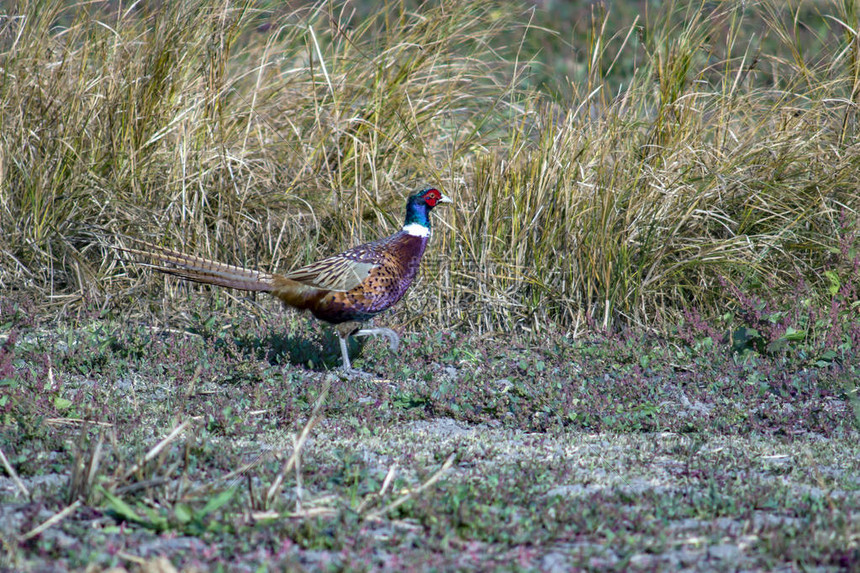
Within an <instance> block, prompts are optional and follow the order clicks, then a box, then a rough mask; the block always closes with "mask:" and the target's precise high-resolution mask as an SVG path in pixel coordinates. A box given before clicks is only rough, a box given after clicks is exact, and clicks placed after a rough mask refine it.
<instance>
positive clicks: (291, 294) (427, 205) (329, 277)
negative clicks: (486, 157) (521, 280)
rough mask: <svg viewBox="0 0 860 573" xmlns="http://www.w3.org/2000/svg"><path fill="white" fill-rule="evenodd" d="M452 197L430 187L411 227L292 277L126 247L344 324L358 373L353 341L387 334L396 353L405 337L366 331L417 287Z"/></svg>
mask: <svg viewBox="0 0 860 573" xmlns="http://www.w3.org/2000/svg"><path fill="white" fill-rule="evenodd" d="M447 202H450V199H448V198H447V197H445V196H444V195H442V194H441V193H440V192H439V191H438V190H436V189H433V188H430V189H425V190H423V191H420V192H418V193H416V194H415V195H412V196H411V197H409V200H408V201H407V204H406V224H405V225H404V227H403V229H401V230H400V231H398V232H397V233H395V234H393V235H391V236H390V237H385V238H383V239H379V240H377V241H373V242H371V243H365V244H363V245H359V246H357V247H353V248H352V249H349V250H348V251H345V252H343V253H340V254H337V255H333V256H331V257H328V258H325V259H322V260H320V261H317V262H314V263H311V264H309V265H305V266H303V267H301V268H298V269H296V270H294V271H291V272H289V273H287V274H284V275H279V274H273V273H267V272H263V271H257V270H252V269H246V268H244V267H238V266H234V265H228V264H226V263H220V262H217V261H212V260H209V259H204V258H202V257H198V256H195V255H187V254H185V253H182V252H180V251H174V250H172V249H167V248H165V247H159V246H157V245H153V244H150V243H147V242H144V241H138V240H135V241H134V242H135V243H136V245H137V246H136V247H135V248H124V247H119V248H118V249H119V250H120V251H123V252H125V253H128V254H130V255H132V256H133V257H134V258H135V259H136V260H137V261H138V262H141V263H142V264H144V265H146V266H149V267H151V268H154V269H156V270H158V271H160V272H163V273H166V274H170V275H174V276H177V277H179V278H182V279H185V280H189V281H194V282H198V283H204V284H211V285H218V286H223V287H230V288H235V289H239V290H246V291H255V292H268V293H271V294H272V295H273V296H276V297H277V298H279V299H280V300H281V301H283V302H284V304H286V305H288V306H291V307H293V308H297V309H300V310H308V311H310V312H311V313H312V314H313V315H314V316H315V317H316V318H318V319H320V320H323V321H325V322H328V323H330V324H334V325H338V328H337V330H338V334H339V337H340V346H341V354H342V356H343V366H344V369H345V370H347V371H352V369H351V366H350V362H349V355H348V354H347V348H346V337H348V336H350V335H353V336H365V335H384V336H387V337H388V339H389V340H390V341H391V346H392V349H396V347H397V343H398V340H399V339H398V337H397V334H396V333H395V332H394V331H393V330H390V329H387V328H372V329H360V323H362V322H365V321H367V320H369V319H371V318H373V317H374V316H376V315H377V314H379V313H380V312H382V311H384V310H386V309H387V308H389V307H391V306H392V305H393V304H395V303H396V302H397V301H398V300H400V298H401V297H402V296H403V295H404V294H405V293H406V290H407V289H408V288H409V285H410V284H412V281H413V280H414V278H415V276H416V274H417V273H418V266H419V264H420V262H421V257H422V255H423V254H424V249H425V248H426V246H427V242H428V240H429V237H430V218H429V212H430V210H432V209H433V207H435V206H436V205H437V204H438V203H447Z"/></svg>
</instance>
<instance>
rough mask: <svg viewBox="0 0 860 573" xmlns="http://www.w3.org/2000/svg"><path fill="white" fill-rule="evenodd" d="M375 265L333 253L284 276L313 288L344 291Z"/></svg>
mask: <svg viewBox="0 0 860 573" xmlns="http://www.w3.org/2000/svg"><path fill="white" fill-rule="evenodd" d="M344 254H346V253H344ZM377 266H378V265H376V264H374V263H369V262H361V261H356V260H352V259H349V258H347V257H346V256H344V255H335V256H333V257H329V258H327V259H323V260H321V261H317V262H315V263H311V264H309V265H305V266H304V267H301V268H299V269H296V270H294V271H292V272H290V273H287V274H286V275H284V276H286V278H288V279H291V280H294V281H296V282H300V283H302V284H305V285H308V286H312V287H315V288H319V289H324V290H330V291H339V292H346V291H349V290H352V289H354V288H355V287H357V286H358V285H360V284H361V283H362V281H364V279H366V278H367V275H369V274H370V271H371V270H372V269H374V268H376V267H377Z"/></svg>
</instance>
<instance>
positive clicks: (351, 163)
mask: <svg viewBox="0 0 860 573" xmlns="http://www.w3.org/2000/svg"><path fill="white" fill-rule="evenodd" d="M681 4H683V5H681ZM849 4H850V3H843V4H839V5H836V6H833V7H830V6H829V5H828V6H822V7H821V8H820V9H821V10H822V11H823V10H827V9H829V10H830V13H828V14H809V13H807V12H805V11H803V10H805V9H804V8H803V7H802V6H798V7H795V8H786V7H785V6H784V5H783V4H782V3H779V2H775V1H772V2H761V3H758V4H756V5H755V6H746V5H745V4H739V5H738V4H736V3H674V2H670V3H668V4H667V5H666V6H665V7H664V9H663V10H662V11H661V12H659V13H656V14H655V13H645V14H644V15H643V16H642V17H641V18H638V19H635V20H634V21H632V22H623V23H621V24H618V23H617V22H615V21H613V20H612V13H611V12H610V13H605V14H604V13H600V12H599V11H594V12H592V18H593V20H592V24H591V26H590V35H589V37H588V38H587V42H586V43H585V45H583V46H575V48H576V50H578V51H575V52H573V53H572V57H573V60H574V62H573V64H572V65H571V77H572V78H573V79H572V80H571V81H570V82H569V83H568V84H565V82H559V83H560V84H565V88H566V90H567V91H569V92H570V96H569V97H561V96H559V97H552V96H551V95H548V93H547V92H546V91H544V90H542V89H539V88H535V87H530V86H531V85H532V82H531V78H532V76H533V75H535V74H537V73H538V72H539V71H540V70H542V68H541V67H540V65H539V64H538V63H537V61H532V60H531V58H530V57H529V56H528V55H527V54H526V52H525V51H523V49H524V48H523V46H525V45H526V44H527V40H529V39H530V38H531V37H533V36H534V35H536V34H544V36H542V37H548V38H550V40H553V41H557V42H561V39H560V38H559V37H558V36H553V35H552V34H551V33H547V32H545V31H542V30H540V29H539V28H538V27H537V26H536V25H535V26H532V24H534V20H535V18H538V16H536V15H535V13H534V12H527V11H521V10H520V9H519V8H517V7H515V6H512V5H508V4H499V5H487V4H479V5H476V4H475V3H470V2H463V1H460V0H451V1H448V2H443V3H439V4H436V5H434V6H433V7H423V8H421V9H420V10H418V11H412V10H410V9H408V8H407V5H406V4H405V3H397V2H395V3H389V4H387V5H386V6H385V8H384V9H380V10H378V11H374V12H372V13H367V14H364V13H360V12H359V11H358V10H357V9H356V8H354V7H353V4H351V3H332V2H319V3H316V4H313V5H310V6H306V7H303V8H300V9H296V10H279V9H276V10H261V9H259V8H258V7H257V6H256V5H255V4H254V3H252V2H248V3H244V4H239V5H235V4H229V3H220V2H214V1H212V0H195V1H192V2H183V3H177V4H165V5H164V6H162V7H159V8H153V7H150V6H149V5H147V4H134V5H133V7H131V8H127V9H122V10H115V9H106V8H103V7H101V5H93V4H83V5H80V4H76V5H73V6H68V5H66V4H65V3H63V2H60V1H43V2H25V3H22V4H21V5H20V6H19V7H18V11H17V12H9V14H8V15H7V17H6V18H5V19H3V21H2V28H0V61H2V67H3V73H4V81H3V82H2V83H0V114H2V128H0V212H2V217H0V234H2V237H3V238H2V240H0V261H2V263H0V284H2V285H3V287H5V288H18V289H39V290H40V291H42V292H44V293H45V294H46V295H63V296H65V297H66V298H64V299H63V301H64V302H68V301H70V300H72V301H74V300H76V299H83V300H92V299H93V298H96V299H103V298H104V295H105V294H115V293H122V292H129V289H131V288H134V285H135V283H134V282H133V281H131V280H130V279H129V278H128V277H127V276H126V274H125V273H124V272H123V269H121V268H118V264H120V263H118V262H117V261H116V260H115V259H114V258H113V257H112V256H111V255H109V254H108V251H107V250H106V248H105V245H104V241H102V240H96V239H97V237H98V236H99V235H101V236H107V237H113V236H115V237H121V236H123V235H133V236H137V237H141V238H144V239H147V240H150V241H153V242H156V243H159V244H164V245H167V246H171V247H180V248H183V249H187V250H189V251H192V252H194V253H197V254H201V255H204V256H207V257H214V258H219V259H223V260H225V261H229V262H231V263H239V264H247V265H252V266H259V267H264V268H275V269H278V268H280V269H288V268H290V267H293V266H295V265H300V264H303V263H306V262H308V261H310V260H312V259H314V258H316V257H319V256H321V255H323V254H326V253H330V252H332V251H334V250H337V249H341V248H343V247H345V246H348V245H350V244H355V243H357V242H359V241H363V240H367V239H371V238H374V237H376V236H379V235H383V234H386V233H389V232H391V231H392V230H394V229H395V228H397V226H399V224H400V218H401V216H402V213H401V210H402V198H403V197H404V196H405V194H406V193H408V192H409V191H411V190H413V189H414V188H415V187H417V186H418V185H420V184H421V183H424V182H432V183H434V184H437V185H439V186H441V187H442V188H443V189H445V190H446V192H448V193H449V194H451V195H453V196H454V198H455V200H456V202H457V206H456V209H455V210H453V211H452V212H449V213H448V214H447V215H443V216H442V217H443V220H439V222H438V224H437V237H436V238H435V239H434V245H433V247H432V255H430V259H431V260H430V261H429V262H428V269H429V270H428V272H426V273H425V274H424V276H423V278H422V279H421V281H420V282H419V284H418V285H417V288H416V289H414V291H413V294H412V295H411V298H409V299H408V301H407V305H406V307H407V308H408V311H409V315H410V316H420V317H423V318H426V319H427V320H429V321H431V322H432V323H434V324H438V325H443V324H444V325H449V326H452V325H453V326H456V325H464V326H469V327H471V328H474V329H477V330H480V331H492V330H495V329H499V328H505V329H507V328H511V327H514V326H521V327H525V328H538V329H539V328H542V327H543V326H544V325H546V324H547V323H549V322H561V323H563V324H570V325H580V324H586V323H587V324H591V325H597V326H602V327H610V326H611V325H613V324H619V323H620V324H645V325H663V324H665V322H664V321H666V320H674V319H675V318H676V317H677V316H678V314H679V313H680V312H681V311H683V310H684V309H685V308H688V307H696V308H699V309H706V310H710V311H713V312H720V310H721V309H722V308H723V307H724V306H725V305H726V304H727V302H728V295H727V290H726V289H725V288H724V285H725V284H726V283H729V284H732V285H738V286H743V287H744V288H747V289H753V290H755V289H766V290H769V291H772V292H779V291H781V290H784V291H790V290H791V289H793V288H794V287H795V285H796V284H797V281H798V280H799V277H802V278H803V279H804V280H806V281H807V282H809V283H811V284H817V285H819V286H820V287H821V288H820V291H821V293H822V296H826V293H827V290H826V285H827V283H826V281H825V279H824V276H823V275H822V270H823V269H824V268H825V267H826V265H827V261H828V257H829V256H830V254H831V251H832V249H833V248H835V246H836V244H837V242H838V241H837V240H835V239H834V237H837V236H841V235H846V234H850V233H851V232H853V231H855V230H856V227H857V212H858V204H860V202H858V199H857V193H856V188H857V186H858V176H857V172H858V171H857V169H856V166H857V164H858V158H860V154H858V147H857V145H856V143H855V142H856V137H857V117H856V103H857V94H858V93H860V87H858V86H860V80H858V78H860V74H858V73H857V70H858V64H857V62H858V61H860V57H858V45H860V44H858V42H856V37H855V36H856V35H855V33H854V32H853V31H854V30H857V29H860V20H858V14H857V13H856V10H854V9H852V8H851V7H850V6H849ZM792 10H793V11H792ZM824 16H826V17H824ZM799 21H809V22H814V23H813V24H808V25H807V26H806V27H805V28H799V27H798V26H797V25H796V22H799ZM762 22H763V23H765V24H766V25H767V26H768V33H767V35H766V36H764V37H761V36H759V35H757V34H755V33H751V32H750V30H753V29H754V30H757V29H759V26H760V24H761V23H762ZM561 45H563V42H561ZM119 240H121V239H119Z"/></svg>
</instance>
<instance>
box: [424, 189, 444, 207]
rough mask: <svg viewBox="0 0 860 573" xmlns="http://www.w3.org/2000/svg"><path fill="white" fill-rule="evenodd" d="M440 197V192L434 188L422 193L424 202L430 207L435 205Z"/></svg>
mask: <svg viewBox="0 0 860 573" xmlns="http://www.w3.org/2000/svg"><path fill="white" fill-rule="evenodd" d="M441 198H442V194H441V193H439V191H438V190H436V189H430V190H429V191H427V193H425V194H424V202H425V203H427V205H428V206H430V207H435V206H436V203H438V202H439V199H441Z"/></svg>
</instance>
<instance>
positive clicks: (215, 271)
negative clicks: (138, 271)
mask: <svg viewBox="0 0 860 573" xmlns="http://www.w3.org/2000/svg"><path fill="white" fill-rule="evenodd" d="M134 242H135V243H136V244H137V245H139V246H140V248H126V247H116V249H117V250H119V251H121V252H124V253H127V254H129V255H131V256H132V257H134V258H135V259H136V262H138V263H139V264H142V265H145V266H148V267H150V268H153V269H155V270H157V271H160V272H162V273H166V274H169V275H174V276H177V277H180V278H182V279H185V280H189V281H193V282H198V283H203V284H210V285H218V286H224V287H231V288H235V289H240V290H246V291H256V292H272V291H273V290H274V288H275V275H272V274H270V273H265V272H262V271H255V270H252V269H246V268H243V267H237V266H234V265H228V264H226V263H219V262H218V261H212V260H209V259H204V258H203V257H197V256H195V255H186V254H185V253H182V252H180V251H174V250H172V249H167V248H165V247H159V246H158V245H153V244H151V243H147V242H145V241H140V240H137V239H136V240H135V241H134Z"/></svg>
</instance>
